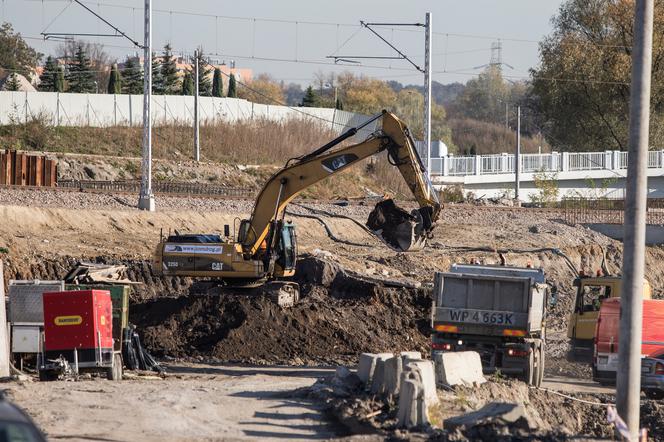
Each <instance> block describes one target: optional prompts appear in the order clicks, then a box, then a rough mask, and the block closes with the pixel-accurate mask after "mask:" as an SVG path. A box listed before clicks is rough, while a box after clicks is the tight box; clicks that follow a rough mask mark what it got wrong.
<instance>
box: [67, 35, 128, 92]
mask: <svg viewBox="0 0 664 442" xmlns="http://www.w3.org/2000/svg"><path fill="white" fill-rule="evenodd" d="M78 46H82V48H83V51H84V52H85V53H86V54H87V56H88V57H89V58H90V68H91V70H93V71H94V74H95V81H96V82H97V85H98V89H99V91H104V90H106V85H107V84H108V79H109V76H110V74H111V65H112V64H113V63H114V62H115V60H113V59H111V56H110V55H108V53H107V52H106V51H105V50H104V45H103V44H101V43H90V42H87V41H82V40H67V41H66V42H65V43H63V44H61V45H60V46H59V47H58V48H57V50H56V55H57V57H58V58H64V59H65V60H70V59H71V58H72V57H73V56H74V54H75V53H76V49H77V48H78Z"/></svg>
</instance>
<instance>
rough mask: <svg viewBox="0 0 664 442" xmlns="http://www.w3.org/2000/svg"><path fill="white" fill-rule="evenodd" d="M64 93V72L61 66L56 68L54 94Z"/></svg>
mask: <svg viewBox="0 0 664 442" xmlns="http://www.w3.org/2000/svg"><path fill="white" fill-rule="evenodd" d="M64 91H65V71H64V70H63V69H62V66H58V73H57V74H56V76H55V92H64Z"/></svg>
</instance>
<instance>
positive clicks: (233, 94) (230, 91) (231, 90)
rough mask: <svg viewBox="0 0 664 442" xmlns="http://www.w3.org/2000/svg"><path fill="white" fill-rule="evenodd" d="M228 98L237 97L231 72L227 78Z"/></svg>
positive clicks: (233, 76)
mask: <svg viewBox="0 0 664 442" xmlns="http://www.w3.org/2000/svg"><path fill="white" fill-rule="evenodd" d="M227 96H228V98H237V85H236V84H235V75H234V74H231V76H230V78H229V79H228V95H227Z"/></svg>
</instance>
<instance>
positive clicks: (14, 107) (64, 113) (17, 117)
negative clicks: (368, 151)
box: [0, 91, 377, 138]
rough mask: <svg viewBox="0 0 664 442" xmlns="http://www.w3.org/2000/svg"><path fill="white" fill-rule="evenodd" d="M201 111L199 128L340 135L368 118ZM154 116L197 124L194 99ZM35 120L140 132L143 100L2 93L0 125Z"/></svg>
mask: <svg viewBox="0 0 664 442" xmlns="http://www.w3.org/2000/svg"><path fill="white" fill-rule="evenodd" d="M199 106H200V116H201V123H212V122H215V121H225V122H235V121H244V120H249V119H268V120H272V121H285V120H289V119H292V118H296V119H310V120H312V121H317V122H319V123H321V124H323V125H329V127H330V128H331V129H332V130H334V131H335V132H338V133H341V132H343V131H344V130H346V129H349V128H351V127H355V126H357V125H358V124H360V123H361V122H363V121H365V120H366V119H367V118H368V117H367V116H366V115H361V114H356V113H353V112H347V111H342V110H336V109H330V108H315V107H288V106H276V105H268V104H258V103H252V102H250V101H247V100H243V99H240V98H217V97H200V98H199ZM151 110H152V121H153V124H154V125H160V124H170V123H179V124H193V120H194V97H192V96H181V95H153V96H152V106H151ZM37 117H39V118H44V119H45V120H46V121H47V122H48V123H49V124H52V125H54V126H94V127H108V126H140V125H142V124H143V96H142V95H125V94H121V95H110V94H71V93H58V92H9V91H0V124H10V123H12V122H14V123H25V122H27V121H30V120H32V119H33V118H37ZM376 124H377V123H373V124H370V125H369V126H368V127H366V128H364V129H363V130H362V131H360V134H359V135H358V136H357V137H358V138H364V137H366V136H368V135H369V134H371V133H372V132H373V131H374V130H375V129H376Z"/></svg>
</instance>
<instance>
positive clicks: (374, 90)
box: [337, 72, 396, 115]
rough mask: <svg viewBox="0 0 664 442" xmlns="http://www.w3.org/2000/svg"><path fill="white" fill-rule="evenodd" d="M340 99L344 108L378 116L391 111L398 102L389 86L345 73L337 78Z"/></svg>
mask: <svg viewBox="0 0 664 442" xmlns="http://www.w3.org/2000/svg"><path fill="white" fill-rule="evenodd" d="M337 84H338V90H339V97H338V98H339V99H341V100H342V101H343V103H344V108H345V109H346V110H349V111H351V112H357V113H361V114H365V115H371V114H376V113H378V112H380V111H382V110H383V109H391V108H392V107H393V106H394V104H395V101H396V93H395V92H394V91H393V90H392V88H390V87H389V86H388V84H387V83H386V82H384V81H381V80H376V79H375V78H369V77H365V76H359V77H356V76H354V75H353V74H352V73H350V72H344V73H342V74H340V75H339V76H338V77H337Z"/></svg>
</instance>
